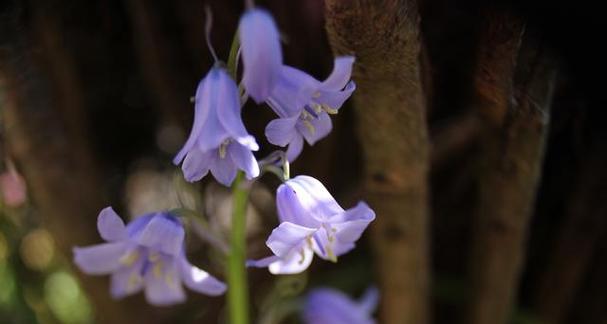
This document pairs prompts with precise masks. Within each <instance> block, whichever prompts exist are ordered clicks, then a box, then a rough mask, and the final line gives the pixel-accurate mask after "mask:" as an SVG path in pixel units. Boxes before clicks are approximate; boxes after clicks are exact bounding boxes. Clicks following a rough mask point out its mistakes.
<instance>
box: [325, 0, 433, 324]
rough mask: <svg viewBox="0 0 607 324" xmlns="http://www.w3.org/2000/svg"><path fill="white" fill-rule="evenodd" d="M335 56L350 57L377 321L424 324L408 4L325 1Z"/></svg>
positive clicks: (419, 115) (419, 128)
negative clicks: (371, 215)
mask: <svg viewBox="0 0 607 324" xmlns="http://www.w3.org/2000/svg"><path fill="white" fill-rule="evenodd" d="M326 7H327V30H328V32H329V38H330V41H331V44H332V46H333V49H334V50H335V52H336V53H337V54H354V55H355V56H356V59H357V61H356V63H355V70H354V79H355V80H356V82H357V84H358V90H357V92H356V93H355V95H354V104H355V106H356V113H357V121H358V134H359V137H360V141H361V144H362V148H363V156H364V162H365V176H364V179H365V180H364V186H365V190H366V198H367V199H368V200H369V203H370V204H371V205H372V206H373V208H374V209H375V210H376V212H377V220H376V221H375V224H373V227H372V243H373V245H374V250H375V256H376V260H375V264H376V267H377V268H376V270H377V276H378V277H377V278H378V281H379V284H380V286H381V291H382V298H381V305H380V317H381V321H382V323H407V324H414V323H415V324H423V323H426V322H427V321H428V280H429V278H428V277H429V267H428V259H429V255H428V253H429V251H428V250H429V247H428V245H429V244H428V209H429V208H428V188H427V186H428V184H427V176H428V163H429V161H428V160H429V157H428V135H427V132H428V131H427V125H426V112H425V106H424V102H423V95H422V83H421V80H420V61H419V54H420V46H421V45H420V40H419V35H418V34H419V16H418V12H417V4H416V2H415V1H397V0H385V1H364V0H358V1H346V0H328V1H327V2H326Z"/></svg>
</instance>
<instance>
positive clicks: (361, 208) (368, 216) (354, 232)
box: [329, 202, 375, 243]
mask: <svg viewBox="0 0 607 324" xmlns="http://www.w3.org/2000/svg"><path fill="white" fill-rule="evenodd" d="M374 219H375V212H374V211H373V210H372V209H371V208H369V206H368V205H367V204H365V203H364V202H359V203H358V205H356V207H354V208H350V209H348V210H347V211H345V212H344V213H342V214H337V215H335V216H334V217H332V218H331V219H330V220H329V222H330V224H331V227H332V228H333V229H335V236H336V238H337V240H338V241H340V242H344V243H345V242H355V241H357V240H358V239H359V238H360V236H361V235H362V233H363V232H364V231H365V229H366V228H367V226H369V223H371V222H372V221H373V220H374Z"/></svg>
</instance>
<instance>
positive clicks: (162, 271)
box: [144, 258, 186, 306]
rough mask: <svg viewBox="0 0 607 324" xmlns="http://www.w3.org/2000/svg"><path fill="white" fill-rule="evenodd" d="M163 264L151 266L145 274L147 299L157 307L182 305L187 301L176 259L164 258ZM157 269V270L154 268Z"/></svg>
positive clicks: (158, 263)
mask: <svg viewBox="0 0 607 324" xmlns="http://www.w3.org/2000/svg"><path fill="white" fill-rule="evenodd" d="M162 260H163V262H162V263H160V262H157V263H155V264H153V265H151V267H152V269H150V271H147V272H146V274H145V278H144V280H145V299H146V300H147V301H148V303H150V304H152V305H156V306H169V305H174V304H178V303H182V302H184V301H185V299H186V295H185V292H184V291H183V286H182V285H181V278H180V276H179V274H180V273H179V271H178V269H177V265H176V262H175V260H174V258H163V259H162ZM154 267H157V268H154Z"/></svg>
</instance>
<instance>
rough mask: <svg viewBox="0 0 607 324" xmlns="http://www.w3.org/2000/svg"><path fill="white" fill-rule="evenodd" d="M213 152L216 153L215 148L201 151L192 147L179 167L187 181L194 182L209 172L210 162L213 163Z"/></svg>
mask: <svg viewBox="0 0 607 324" xmlns="http://www.w3.org/2000/svg"><path fill="white" fill-rule="evenodd" d="M213 154H217V150H210V151H207V152H202V151H201V150H200V149H198V148H194V149H192V150H191V151H190V152H189V153H188V154H187V155H186V156H185V160H184V161H183V165H182V166H181V169H182V170H183V177H184V178H185V179H186V180H187V181H189V182H194V181H198V180H200V179H202V178H203V177H204V176H205V175H207V173H208V172H209V168H210V167H211V163H213V160H212V159H213Z"/></svg>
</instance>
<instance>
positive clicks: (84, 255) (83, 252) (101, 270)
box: [73, 242, 126, 275]
mask: <svg viewBox="0 0 607 324" xmlns="http://www.w3.org/2000/svg"><path fill="white" fill-rule="evenodd" d="M73 251H74V263H76V265H77V266H78V268H80V270H81V271H82V272H84V273H86V274H89V275H103V274H109V273H112V272H114V271H116V270H117V269H119V268H120V267H121V263H120V258H121V257H122V256H123V255H124V253H125V251H126V243H125V242H115V243H104V244H97V245H93V246H89V247H83V248H79V247H75V248H74V249H73Z"/></svg>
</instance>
